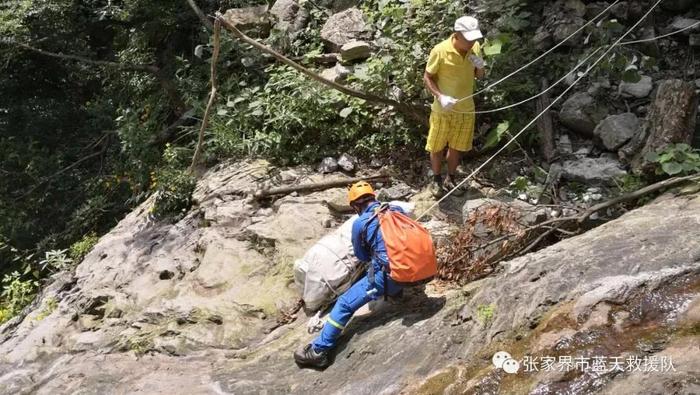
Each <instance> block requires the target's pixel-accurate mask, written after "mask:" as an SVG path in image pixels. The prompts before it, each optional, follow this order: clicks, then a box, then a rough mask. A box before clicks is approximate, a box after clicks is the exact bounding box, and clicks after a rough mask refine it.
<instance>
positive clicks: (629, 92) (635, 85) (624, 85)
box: [620, 75, 654, 99]
mask: <svg viewBox="0 0 700 395" xmlns="http://www.w3.org/2000/svg"><path fill="white" fill-rule="evenodd" d="M652 89H654V84H653V82H652V80H651V77H649V76H646V75H644V76H642V78H641V79H640V80H639V81H637V82H624V81H623V82H621V83H620V93H621V94H622V95H623V96H628V97H636V98H638V99H641V98H644V97H647V96H649V94H650V93H651V90H652Z"/></svg>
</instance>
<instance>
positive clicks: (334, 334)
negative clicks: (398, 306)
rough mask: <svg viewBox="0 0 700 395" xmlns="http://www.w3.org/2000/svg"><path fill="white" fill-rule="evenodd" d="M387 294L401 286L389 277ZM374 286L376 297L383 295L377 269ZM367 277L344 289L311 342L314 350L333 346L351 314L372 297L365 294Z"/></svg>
mask: <svg viewBox="0 0 700 395" xmlns="http://www.w3.org/2000/svg"><path fill="white" fill-rule="evenodd" d="M387 281H388V282H389V284H388V287H387V288H388V289H387V292H388V293H389V296H393V295H396V294H397V293H399V291H401V286H400V285H398V284H396V283H395V282H394V281H393V280H392V279H391V278H389V277H387ZM375 287H376V288H377V293H376V295H375V296H376V297H377V298H379V297H381V296H383V295H384V290H385V286H384V276H383V275H382V272H381V271H377V273H376V275H375ZM369 288H370V285H369V278H368V277H367V276H364V277H363V278H361V279H360V281H358V282H356V283H355V284H354V285H353V286H352V287H350V289H348V290H347V291H345V292H344V293H343V294H342V295H340V298H338V301H337V302H335V306H333V310H331V313H330V314H329V316H328V319H327V320H326V323H325V324H324V325H323V329H322V330H321V334H320V335H319V336H318V337H317V338H316V339H315V340H314V341H313V342H312V345H313V348H314V350H316V351H327V350H330V349H332V348H334V347H335V346H336V344H337V340H338V337H339V336H340V334H341V332H342V331H343V329H345V325H347V323H348V322H349V321H350V318H352V315H353V314H354V313H355V312H356V311H357V310H358V309H359V308H360V307H362V306H364V305H365V304H367V303H368V302H369V301H370V300H372V297H370V296H369V295H367V291H368V290H369Z"/></svg>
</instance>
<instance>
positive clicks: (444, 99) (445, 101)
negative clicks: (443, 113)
mask: <svg viewBox="0 0 700 395" xmlns="http://www.w3.org/2000/svg"><path fill="white" fill-rule="evenodd" d="M438 101H439V102H440V106H442V108H443V109H445V110H449V109H450V108H452V107H453V106H454V105H455V104H457V99H455V98H454V97H452V96H447V95H440V96H438Z"/></svg>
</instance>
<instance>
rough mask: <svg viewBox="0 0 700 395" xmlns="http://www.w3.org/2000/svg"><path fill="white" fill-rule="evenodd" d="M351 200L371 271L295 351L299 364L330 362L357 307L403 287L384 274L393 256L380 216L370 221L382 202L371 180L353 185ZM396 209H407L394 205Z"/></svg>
mask: <svg viewBox="0 0 700 395" xmlns="http://www.w3.org/2000/svg"><path fill="white" fill-rule="evenodd" d="M348 201H349V202H350V206H352V208H353V209H354V210H355V212H356V213H357V214H358V215H359V217H358V218H357V219H356V220H355V222H354V223H353V225H352V247H353V250H354V253H355V256H356V257H357V259H359V260H360V261H362V262H369V267H368V270H367V275H366V276H364V277H363V278H361V279H360V280H359V281H358V282H356V283H355V284H353V286H352V287H350V289H348V290H347V291H345V293H343V294H342V295H340V297H339V298H338V301H337V302H336V303H335V306H333V310H331V313H330V315H329V316H328V319H327V320H326V323H325V325H324V326H323V329H322V330H321V334H320V335H319V336H318V337H317V338H316V339H314V341H313V342H311V343H310V344H307V345H306V346H304V347H303V348H302V349H299V350H297V351H296V352H295V353H294V360H295V361H296V363H297V364H298V365H299V366H310V367H315V368H325V367H327V366H328V365H330V358H329V353H330V351H331V350H332V349H333V348H335V346H336V343H337V339H338V337H339V336H340V334H341V332H342V331H343V329H345V325H347V323H348V321H350V318H352V315H353V314H354V313H355V311H357V310H358V309H359V308H360V307H362V306H364V305H365V304H367V303H368V302H369V301H371V300H375V299H377V298H378V297H379V296H382V295H384V294H385V292H386V294H387V295H389V296H394V295H396V294H398V293H399V292H400V291H401V286H400V285H398V284H397V283H396V282H394V280H392V279H391V277H389V276H382V275H381V274H382V270H384V269H385V268H386V265H388V262H389V258H388V256H387V253H386V246H385V245H384V239H383V238H382V232H381V228H380V227H379V220H378V218H376V217H375V219H373V220H371V221H369V220H370V219H372V217H373V216H374V213H375V209H377V208H379V205H380V203H379V202H378V201H377V199H376V194H375V193H374V190H373V189H372V187H371V186H370V185H369V184H368V183H367V182H364V181H360V182H358V183H356V184H354V185H352V187H350V190H349V192H348ZM392 210H399V211H403V210H401V209H400V208H399V207H394V206H392ZM368 221H369V223H368ZM365 227H366V231H365Z"/></svg>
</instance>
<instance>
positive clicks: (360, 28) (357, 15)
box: [321, 7, 370, 52]
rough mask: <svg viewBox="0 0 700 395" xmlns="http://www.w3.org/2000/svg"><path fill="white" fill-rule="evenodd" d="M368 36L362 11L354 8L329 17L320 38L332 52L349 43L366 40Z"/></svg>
mask: <svg viewBox="0 0 700 395" xmlns="http://www.w3.org/2000/svg"><path fill="white" fill-rule="evenodd" d="M369 36H370V34H369V29H368V27H367V24H366V23H365V19H364V15H362V11H360V10H359V9H357V8H354V7H353V8H350V9H347V10H345V11H343V12H339V13H337V14H333V15H331V17H330V18H328V20H327V21H326V23H325V24H324V25H323V28H321V38H322V39H323V40H324V41H325V42H326V45H327V46H328V47H329V48H330V49H331V50H332V51H334V52H337V51H339V50H340V48H341V47H342V46H343V45H345V44H347V43H349V42H351V41H356V40H362V39H367V38H369Z"/></svg>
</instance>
